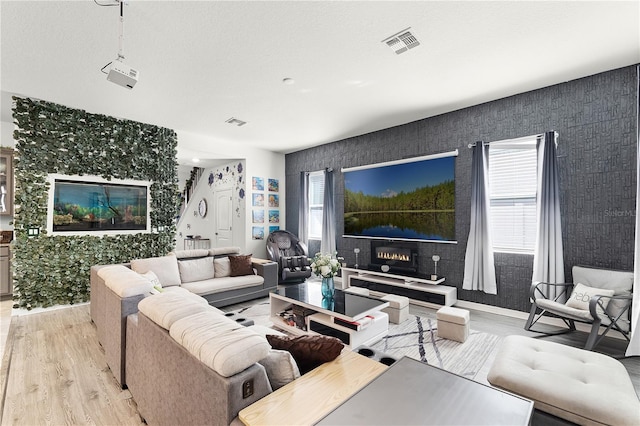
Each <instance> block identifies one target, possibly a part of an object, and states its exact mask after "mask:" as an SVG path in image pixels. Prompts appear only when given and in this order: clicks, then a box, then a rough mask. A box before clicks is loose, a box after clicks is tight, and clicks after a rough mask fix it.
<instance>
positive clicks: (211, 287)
mask: <svg viewBox="0 0 640 426" xmlns="http://www.w3.org/2000/svg"><path fill="white" fill-rule="evenodd" d="M263 283H264V278H263V277H261V276H260V275H243V276H241V277H224V278H213V279H210V280H204V281H196V282H192V283H184V284H182V288H184V289H187V290H189V291H190V292H192V293H195V294H198V295H200V296H206V295H208V294H214V293H220V292H223V291H227V290H235V289H238V288H247V287H254V286H262V284H263Z"/></svg>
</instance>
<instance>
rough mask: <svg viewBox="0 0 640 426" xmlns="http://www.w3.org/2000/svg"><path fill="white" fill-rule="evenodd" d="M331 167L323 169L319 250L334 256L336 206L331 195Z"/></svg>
mask: <svg viewBox="0 0 640 426" xmlns="http://www.w3.org/2000/svg"><path fill="white" fill-rule="evenodd" d="M333 192H334V191H333V169H326V170H325V171H324V197H323V203H322V241H321V242H320V252H321V253H327V254H331V255H334V256H335V253H336V208H335V202H334V199H333V198H334V197H333Z"/></svg>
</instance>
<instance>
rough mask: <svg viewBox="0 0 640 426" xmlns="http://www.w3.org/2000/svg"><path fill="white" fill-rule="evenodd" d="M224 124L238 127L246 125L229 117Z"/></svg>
mask: <svg viewBox="0 0 640 426" xmlns="http://www.w3.org/2000/svg"><path fill="white" fill-rule="evenodd" d="M225 123H229V124H235V125H236V126H238V127H240V126H244V125H245V124H247V122H246V121H242V120H238V119H237V118H233V117H231V118H230V119H228V120H226V121H225Z"/></svg>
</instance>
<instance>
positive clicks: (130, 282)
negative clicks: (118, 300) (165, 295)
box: [98, 265, 153, 297]
mask: <svg viewBox="0 0 640 426" xmlns="http://www.w3.org/2000/svg"><path fill="white" fill-rule="evenodd" d="M98 276H99V277H100V278H102V279H103V280H104V284H105V285H106V286H107V287H108V288H110V289H111V291H113V292H114V293H115V294H117V295H118V296H120V297H131V296H137V295H140V294H146V293H151V291H152V290H153V284H151V281H149V280H148V279H146V278H144V277H142V276H140V275H139V274H136V273H135V272H133V271H132V270H131V269H129V268H127V267H126V266H124V265H109V266H105V267H104V268H100V269H99V270H98Z"/></svg>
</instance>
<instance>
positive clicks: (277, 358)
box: [258, 349, 300, 390]
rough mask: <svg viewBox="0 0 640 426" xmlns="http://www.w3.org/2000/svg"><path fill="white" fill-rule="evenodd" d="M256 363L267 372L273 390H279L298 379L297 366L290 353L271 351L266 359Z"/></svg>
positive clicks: (277, 350)
mask: <svg viewBox="0 0 640 426" xmlns="http://www.w3.org/2000/svg"><path fill="white" fill-rule="evenodd" d="M258 362H259V363H260V364H261V365H262V366H263V367H264V369H265V370H267V377H268V378H269V383H271V388H272V389H273V390H276V389H279V388H281V387H282V386H284V385H286V384H287V383H289V382H293V381H294V380H295V379H297V378H298V377H300V370H299V369H298V365H297V364H296V361H295V360H294V359H293V357H292V356H291V353H289V352H287V351H281V350H279V349H271V350H269V354H268V355H267V356H266V358H263V359H261V360H260V361H258Z"/></svg>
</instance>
